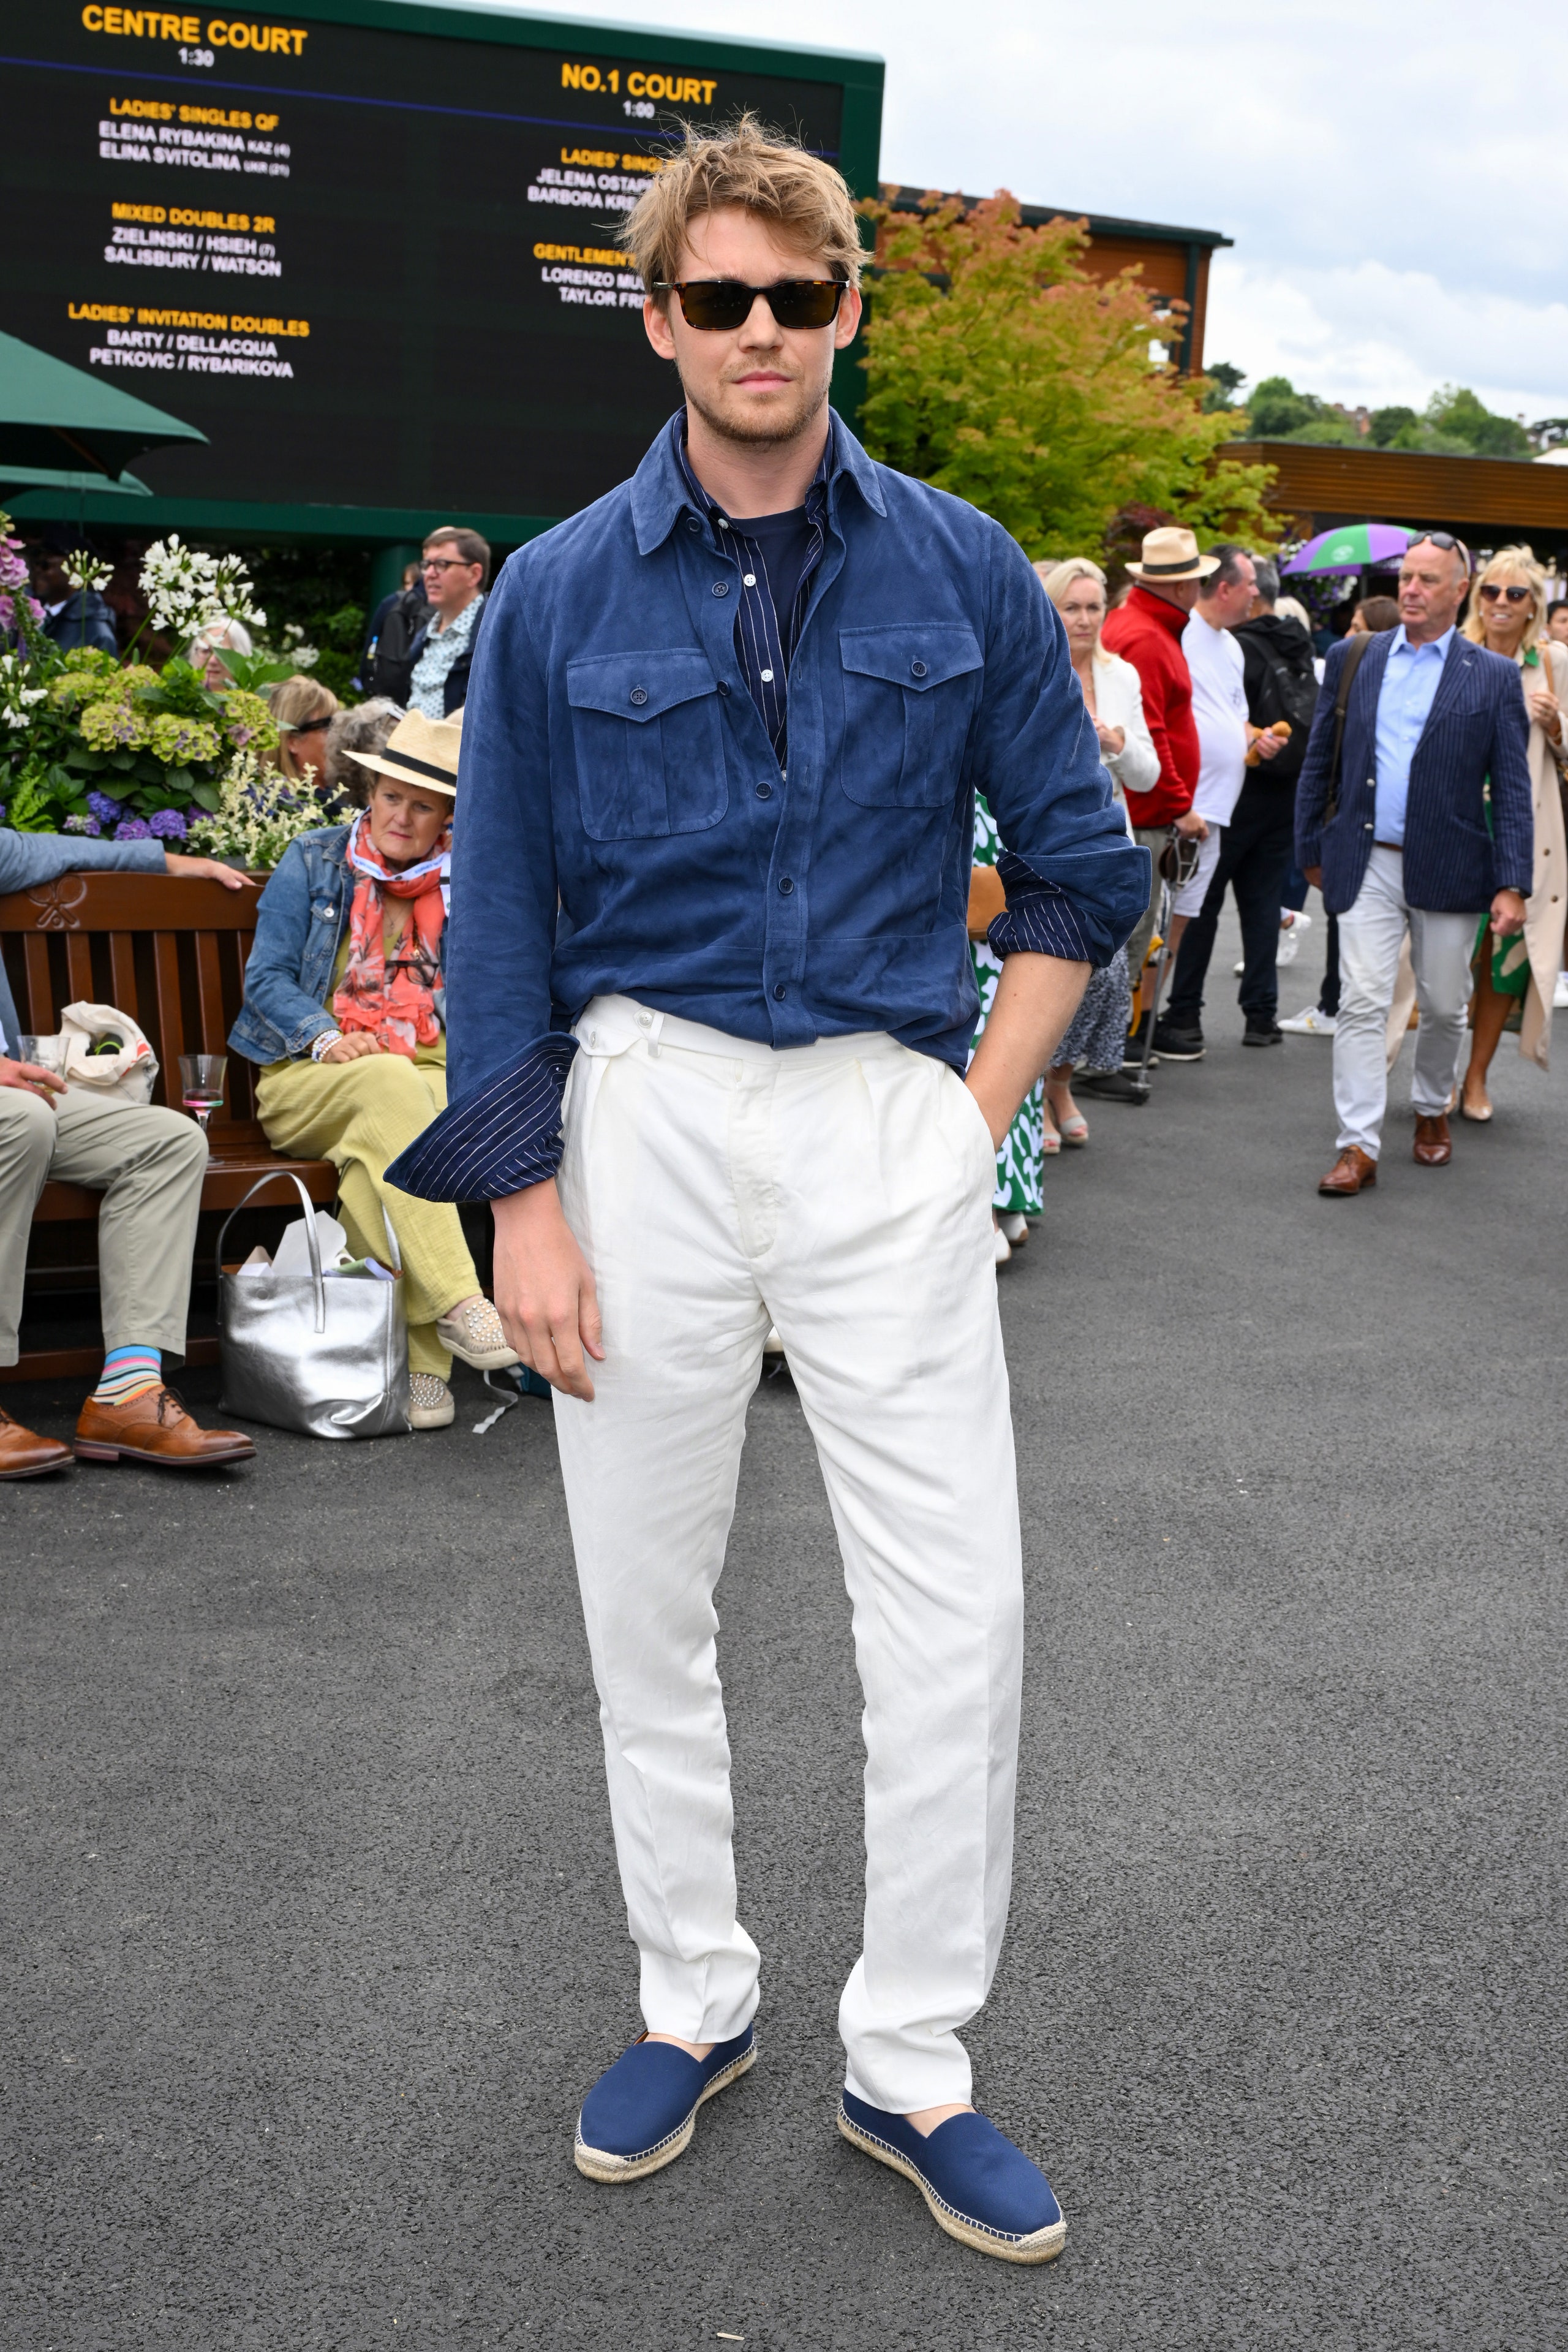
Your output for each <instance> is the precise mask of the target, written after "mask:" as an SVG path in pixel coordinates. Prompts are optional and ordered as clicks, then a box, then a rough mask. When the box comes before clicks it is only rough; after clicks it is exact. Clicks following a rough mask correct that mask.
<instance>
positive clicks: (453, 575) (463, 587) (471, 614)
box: [408, 523, 490, 719]
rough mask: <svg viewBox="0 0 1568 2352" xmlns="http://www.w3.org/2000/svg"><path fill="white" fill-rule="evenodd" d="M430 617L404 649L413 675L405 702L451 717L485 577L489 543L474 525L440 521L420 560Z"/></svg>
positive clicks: (458, 702)
mask: <svg viewBox="0 0 1568 2352" xmlns="http://www.w3.org/2000/svg"><path fill="white" fill-rule="evenodd" d="M419 569H420V576H421V579H422V580H423V583H424V597H425V602H426V604H429V605H431V606H432V607H433V610H432V612H431V615H430V618H429V620H428V621H427V622H426V623H425V625H424V626H423V628H422V629H421V631H420V632H419V635H417V636H416V637H415V639H414V641H413V645H412V646H410V648H409V658H410V660H411V661H412V662H413V679H412V682H411V684H410V686H409V692H408V707H409V709H411V710H420V711H423V714H424V716H425V718H426V719H450V718H451V716H452V713H453V712H454V711H455V710H461V709H462V708H463V705H464V703H465V701H466V700H467V698H468V675H469V671H470V668H471V667H472V665H473V660H474V643H475V639H476V635H477V634H478V628H479V615H480V613H481V611H482V610H483V608H484V604H485V583H486V581H487V580H488V578H489V577H490V542H489V541H488V540H486V539H481V538H480V536H479V534H478V532H477V531H476V530H463V529H461V528H459V527H457V526H455V525H454V524H452V523H443V524H442V525H441V527H440V529H439V530H433V531H432V532H431V534H430V536H429V538H428V539H427V540H426V541H425V542H424V549H423V555H422V558H421V561H420V567H419Z"/></svg>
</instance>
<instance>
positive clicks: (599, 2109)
mask: <svg viewBox="0 0 1568 2352" xmlns="http://www.w3.org/2000/svg"><path fill="white" fill-rule="evenodd" d="M756 2057H757V2044H756V2042H755V2041H754V2040H753V2038H752V2032H751V2028H750V2026H749V2025H748V2026H747V2029H746V2031H745V2032H744V2033H737V2034H736V2035H735V2036H734V2037H733V2039H732V2040H730V2041H728V2042H715V2043H714V2046H713V2048H712V2049H711V2050H710V2051H709V2052H708V2054H707V2056H706V2058H694V2057H693V2056H692V2055H691V2053H689V2052H688V2051H685V2050H677V2049H676V2047H675V2045H674V2042H650V2041H649V2040H648V2038H647V2036H646V2035H645V2034H644V2035H643V2036H642V2037H641V2038H640V2039H639V2040H637V2041H636V2042H633V2043H632V2047H631V2048H630V2050H623V2051H622V2053H621V2055H620V2057H619V2058H617V2060H616V2061H615V2063H614V2065H613V2066H612V2067H611V2068H610V2069H609V2070H608V2072H607V2073H605V2074H601V2076H600V2078H599V2080H598V2082H597V2083H595V2084H594V2086H593V2088H592V2090H591V2091H590V2093H589V2095H588V2096H587V2098H586V2099H584V2101H583V2103H582V2113H581V2114H580V2116H578V2119H577V2145H576V2147H575V2149H574V2150H573V2158H574V2161H575V2163H576V2165H577V2168H578V2170H579V2172H584V2173H586V2174H587V2175H588V2178H589V2179H590V2180H641V2179H642V2178H643V2174H644V2173H648V2172H657V2171H658V2170H659V2168H660V2167H661V2166H662V2165H665V2164H674V2160H675V2158H676V2157H677V2156H679V2155H680V2154H681V2152H682V2151H683V2149H684V2148H685V2147H686V2146H687V2144H688V2143H689V2141H690V2139H691V2136H692V2133H693V2131H694V2130H695V2126H696V2120H697V2109H698V2108H699V2107H700V2106H701V2105H702V2104H703V2101H704V2100H705V2099H711V2098H712V2097H713V2095H714V2094H715V2092H716V2091H722V2090H723V2089H724V2088H725V2086H726V2084H729V2083H734V2082H737V2081H738V2080H739V2078H740V2076H741V2075H742V2074H745V2073H746V2071H747V2068H748V2067H749V2066H751V2065H752V2064H753V2063H754V2062H755V2060H756Z"/></svg>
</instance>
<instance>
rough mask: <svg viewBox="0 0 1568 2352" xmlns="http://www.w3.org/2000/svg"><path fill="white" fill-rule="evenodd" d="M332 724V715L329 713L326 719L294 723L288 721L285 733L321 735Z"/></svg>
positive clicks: (295, 721) (303, 720) (300, 720)
mask: <svg viewBox="0 0 1568 2352" xmlns="http://www.w3.org/2000/svg"><path fill="white" fill-rule="evenodd" d="M331 724H332V715H331V713H330V711H329V712H328V714H327V716H326V718H325V719H297V720H294V721H293V722H288V721H286V722H285V724H284V728H283V732H284V733H285V734H286V735H317V734H319V733H320V731H321V730H322V729H323V728H324V727H330V725H331Z"/></svg>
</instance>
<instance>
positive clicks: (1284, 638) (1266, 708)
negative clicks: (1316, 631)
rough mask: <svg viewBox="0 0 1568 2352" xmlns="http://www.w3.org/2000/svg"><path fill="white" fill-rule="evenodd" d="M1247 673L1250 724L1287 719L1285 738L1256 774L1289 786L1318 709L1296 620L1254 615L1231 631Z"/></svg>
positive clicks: (1306, 640)
mask: <svg viewBox="0 0 1568 2352" xmlns="http://www.w3.org/2000/svg"><path fill="white" fill-rule="evenodd" d="M1236 635H1237V639H1238V642H1239V645H1240V647H1241V656H1242V660H1243V662H1244V664H1245V666H1246V673H1247V716H1248V717H1249V719H1250V720H1251V721H1252V724H1253V726H1254V727H1271V726H1272V725H1273V724H1274V722H1275V721H1276V720H1277V719H1289V720H1290V723H1291V735H1290V740H1289V741H1288V742H1287V743H1286V744H1285V746H1284V748H1283V750H1282V751H1280V752H1279V753H1278V754H1277V755H1276V757H1275V758H1273V759H1272V760H1270V761H1269V763H1268V765H1267V767H1265V768H1263V769H1261V770H1260V771H1259V773H1260V775H1261V776H1262V778H1263V780H1264V781H1265V782H1270V783H1276V784H1287V783H1289V784H1293V783H1294V782H1295V781H1296V778H1297V777H1298V776H1299V775H1300V774H1301V763H1302V761H1304V760H1305V758H1306V756H1307V738H1308V736H1309V735H1310V734H1311V733H1312V715H1313V713H1314V712H1315V711H1316V709H1317V707H1318V679H1317V672H1316V671H1315V670H1314V669H1313V667H1312V639H1311V638H1310V637H1309V636H1308V635H1307V633H1306V631H1305V629H1303V628H1302V627H1301V624H1300V622H1299V621H1290V620H1281V619H1280V618H1279V616H1278V615H1277V614H1273V613H1264V614H1260V616H1259V618H1258V619H1257V620H1255V621H1244V622H1243V623H1242V625H1241V626H1240V627H1239V629H1238V630H1237V632H1236Z"/></svg>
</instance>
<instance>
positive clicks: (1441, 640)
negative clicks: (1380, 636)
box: [1388, 621, 1457, 661]
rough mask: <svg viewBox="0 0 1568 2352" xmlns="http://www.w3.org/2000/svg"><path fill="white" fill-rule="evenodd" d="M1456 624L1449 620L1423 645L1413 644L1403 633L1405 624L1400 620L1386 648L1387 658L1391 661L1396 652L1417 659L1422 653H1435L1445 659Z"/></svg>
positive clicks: (1451, 642) (1452, 640)
mask: <svg viewBox="0 0 1568 2352" xmlns="http://www.w3.org/2000/svg"><path fill="white" fill-rule="evenodd" d="M1456 626H1457V624H1456V623H1454V622H1452V621H1450V622H1449V624H1448V627H1447V628H1446V629H1445V630H1444V632H1443V634H1442V635H1441V636H1440V637H1432V638H1430V639H1429V640H1428V641H1427V644H1426V645H1424V646H1413V645H1412V644H1411V642H1410V640H1409V638H1408V637H1407V636H1406V634H1405V624H1404V622H1403V621H1401V622H1400V624H1399V626H1398V628H1397V629H1396V631H1395V633H1394V643H1393V644H1392V645H1391V646H1389V648H1388V658H1389V660H1390V661H1392V660H1393V659H1394V656H1395V655H1396V654H1408V655H1409V656H1411V658H1412V660H1414V661H1419V660H1420V658H1421V656H1422V655H1423V654H1437V656H1438V657H1439V658H1440V659H1441V660H1443V661H1447V660H1448V647H1449V646H1451V645H1452V644H1453V642H1454V634H1455V629H1456Z"/></svg>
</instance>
